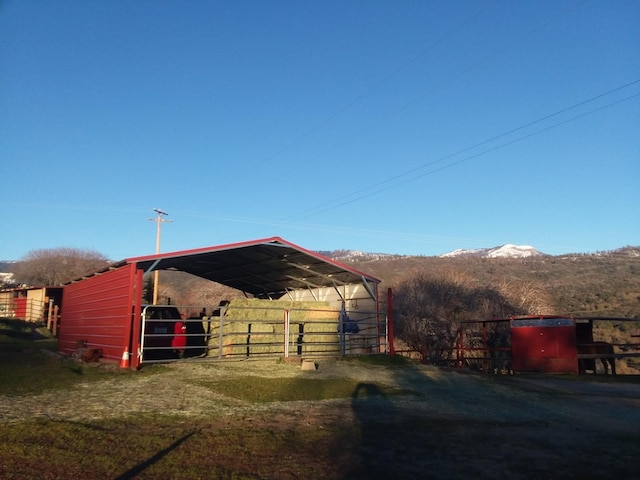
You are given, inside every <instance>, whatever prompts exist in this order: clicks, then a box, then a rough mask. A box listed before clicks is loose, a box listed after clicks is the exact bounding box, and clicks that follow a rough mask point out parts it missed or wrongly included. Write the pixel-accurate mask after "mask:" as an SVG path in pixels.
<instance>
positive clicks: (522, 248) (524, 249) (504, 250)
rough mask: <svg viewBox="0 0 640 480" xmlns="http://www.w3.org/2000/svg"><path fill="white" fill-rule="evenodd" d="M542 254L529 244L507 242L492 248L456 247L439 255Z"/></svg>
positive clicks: (507, 255) (514, 256)
mask: <svg viewBox="0 0 640 480" xmlns="http://www.w3.org/2000/svg"><path fill="white" fill-rule="evenodd" d="M540 255H544V253H542V252H539V251H538V250H536V249H535V248H533V247H532V246H530V245H513V244H511V243H507V244H506V245H502V246H499V247H493V248H476V249H472V250H463V249H458V250H454V251H453V252H449V253H445V254H443V255H440V257H442V258H446V257H481V258H526V257H537V256H540Z"/></svg>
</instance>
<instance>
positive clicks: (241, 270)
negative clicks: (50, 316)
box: [58, 237, 392, 368]
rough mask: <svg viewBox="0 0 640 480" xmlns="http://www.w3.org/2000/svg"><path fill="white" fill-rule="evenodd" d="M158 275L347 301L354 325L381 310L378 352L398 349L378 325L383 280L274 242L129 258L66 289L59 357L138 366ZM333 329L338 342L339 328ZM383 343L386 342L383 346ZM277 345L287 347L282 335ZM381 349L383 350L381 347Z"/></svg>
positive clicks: (269, 294) (270, 295) (252, 292)
mask: <svg viewBox="0 0 640 480" xmlns="http://www.w3.org/2000/svg"><path fill="white" fill-rule="evenodd" d="M155 270H174V271H183V272H187V273H190V274H193V275H196V276H199V277H202V278H205V279H207V280H211V281H214V282H217V283H220V284H223V285H227V286H229V287H232V288H235V289H237V290H239V291H242V292H244V293H245V295H246V296H248V297H253V298H257V299H268V300H275V299H280V298H287V299H289V300H291V301H307V300H315V301H318V300H322V301H324V302H326V303H327V304H330V305H332V308H337V307H338V306H339V305H343V306H344V304H345V302H347V301H348V302H351V304H352V305H354V306H355V307H354V308H360V310H359V311H356V312H355V316H356V320H358V318H357V315H358V312H360V314H362V315H363V314H364V308H363V307H365V306H369V307H371V309H373V310H374V311H375V312H374V317H375V319H374V321H373V322H372V325H373V327H372V328H373V329H374V330H375V333H374V334H373V335H372V336H373V337H374V339H375V340H376V341H377V342H378V347H379V348H380V350H381V351H382V350H384V348H386V347H387V346H388V345H390V344H391V343H392V339H389V338H388V332H387V331H386V322H385V323H384V324H383V325H382V326H380V325H378V323H377V322H378V317H379V315H378V311H377V310H378V284H379V282H380V281H379V280H377V279H376V278H374V277H371V276H369V275H366V274H364V273H361V272H359V271H357V270H355V269H352V268H350V267H348V266H345V265H343V264H340V263H338V262H335V261H332V260H330V259H328V258H326V257H323V256H321V255H319V254H316V253H314V252H311V251H308V250H305V249H303V248H301V247H298V246H296V245H294V244H292V243H290V242H287V241H285V240H283V239H281V238H279V237H271V238H267V239H261V240H255V241H250V242H243V243H236V244H230V245H221V246H217V247H208V248H201V249H194V250H185V251H180V252H173V253H166V254H156V255H149V256H145V257H136V258H129V259H126V260H124V261H122V262H119V263H116V264H114V265H112V266H111V267H110V268H108V269H105V270H102V271H99V272H96V273H95V274H93V275H91V276H88V277H85V278H82V279H79V280H77V281H74V282H72V283H70V284H68V285H66V286H65V287H64V295H63V303H62V312H63V314H62V316H61V319H60V332H59V347H58V349H59V351H60V352H61V353H63V354H66V355H71V354H73V353H74V352H76V351H77V350H78V349H79V348H89V349H101V350H102V353H103V357H104V358H105V359H107V360H111V361H114V362H118V361H121V360H124V358H125V357H128V355H127V353H128V354H129V355H130V366H131V367H132V368H136V367H138V366H139V365H140V363H141V361H142V359H143V353H142V350H143V349H144V337H145V335H146V333H145V334H143V333H142V322H143V319H142V318H141V317H142V315H141V314H142V311H143V305H142V296H143V275H144V274H145V273H149V272H153V271H155ZM334 305H335V307H334ZM341 318H342V317H341ZM196 322H199V321H198V320H196ZM340 322H342V320H340ZM200 323H201V322H200ZM340 325H342V323H340ZM249 327H251V325H249ZM254 327H256V326H255V325H254ZM296 327H297V325H296ZM331 328H332V332H333V335H336V328H335V325H333V326H332V327H331ZM342 332H343V333H342V334H341V335H342V337H345V336H348V335H347V334H346V333H345V332H346V330H343V331H342ZM287 333H289V332H288V331H287ZM251 335H254V338H255V336H257V334H255V332H251V331H250V332H248V334H247V342H249V340H250V337H251ZM354 336H355V335H354ZM385 336H387V338H386V340H382V341H379V340H378V338H385ZM360 337H362V333H361V334H360ZM278 341H279V342H280V343H282V341H283V340H282V336H280V339H279V340H278ZM285 343H286V340H285ZM343 343H344V342H343ZM382 343H384V344H385V345H384V348H383V347H380V345H381V344H382ZM286 352H288V350H287V348H285V353H286ZM285 356H286V355H285Z"/></svg>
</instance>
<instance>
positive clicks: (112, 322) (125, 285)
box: [58, 264, 135, 361]
mask: <svg viewBox="0 0 640 480" xmlns="http://www.w3.org/2000/svg"><path fill="white" fill-rule="evenodd" d="M134 271H135V264H128V265H124V266H121V267H119V268H116V269H113V270H109V271H106V272H103V273H100V274H97V275H94V276H92V277H89V278H86V279H83V280H80V281H78V282H76V283H72V284H69V285H66V286H65V287H64V295H63V298H62V314H61V317H60V332H59V337H58V350H59V352H60V353H63V354H66V355H70V354H72V353H73V352H74V351H76V350H77V349H78V347H80V346H83V347H86V348H100V349H102V353H103V357H104V358H105V359H107V360H111V361H119V360H120V359H121V358H122V354H123V351H124V349H125V348H128V349H129V351H131V346H130V340H131V327H132V313H133V312H132V308H133V287H134V285H133V283H134V282H133V279H134V278H135V277H134Z"/></svg>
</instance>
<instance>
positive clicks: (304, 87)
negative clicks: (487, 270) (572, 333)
mask: <svg viewBox="0 0 640 480" xmlns="http://www.w3.org/2000/svg"><path fill="white" fill-rule="evenodd" d="M639 26H640V2H638V1H635V0H628V1H622V0H611V1H604V0H591V1H573V0H572V1H568V0H567V1H560V0H546V1H545V0H540V1H524V0H520V1H518V0H498V1H476V0H474V1H462V0H460V1H449V0H440V1H433V0H431V1H426V0H425V1H415V0H414V1H396V0H386V1H370V2H362V1H353V2H345V1H342V0H340V1H331V0H329V1H323V2H318V1H307V0H296V1H294V0H289V1H279V0H274V1H263V0H253V1H242V0H238V1H231V0H228V1H215V2H214V1H189V2H185V1H178V0H175V1H156V0H153V1H151V0H146V1H145V0H139V1H135V2H132V1H118V0H110V1H102V2H99V1H91V2H88V1H84V0H77V1H67V0H60V1H55V2H49V1H32V0H20V1H18V0H5V1H3V2H1V3H0V159H1V163H0V168H1V171H0V178H1V180H2V196H1V200H0V204H1V208H0V224H1V225H2V235H1V237H0V259H5V260H15V259H19V258H21V257H23V256H24V255H25V254H26V253H28V252H29V251H31V250H35V249H40V248H56V247H76V248H82V249H92V250H96V251H98V252H100V253H103V254H104V255H106V256H107V257H109V258H111V259H113V260H120V259H124V258H127V257H132V256H137V255H144V254H149V253H153V252H154V251H155V240H156V224H155V223H153V222H150V221H149V220H148V219H149V218H151V217H154V215H155V213H154V212H153V209H154V208H161V209H163V210H164V211H166V212H168V213H169V216H168V219H171V220H172V223H165V224H163V227H162V246H161V249H162V251H175V250H183V249H190V248H197V247H204V246H210V245H218V244H223V243H232V242H238V241H246V240H253V239H257V238H263V237H269V236H273V235H277V236H281V237H283V238H285V239H287V240H289V241H291V242H293V243H296V244H298V245H301V246H302V247H305V248H307V249H311V250H333V249H341V248H344V249H358V250H363V251H369V252H384V253H400V254H417V255H438V254H442V253H445V252H449V251H451V250H454V249H456V248H480V247H492V246H497V245H501V244H504V243H516V244H527V245H533V246H534V247H536V248H538V249H539V250H541V251H543V252H545V253H550V254H561V253H571V252H595V251H599V250H610V249H615V248H618V247H622V246H625V245H639V244H640V211H639V210H640V208H639V207H640V128H639V127H640V27H639Z"/></svg>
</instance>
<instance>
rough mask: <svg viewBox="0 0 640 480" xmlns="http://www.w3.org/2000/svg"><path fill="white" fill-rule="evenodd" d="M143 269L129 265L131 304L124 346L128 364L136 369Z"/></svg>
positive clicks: (138, 356) (139, 357) (140, 332)
mask: <svg viewBox="0 0 640 480" xmlns="http://www.w3.org/2000/svg"><path fill="white" fill-rule="evenodd" d="M143 275H144V270H142V269H138V268H137V265H136V264H132V266H131V277H130V285H131V289H130V292H129V295H130V299H129V305H132V307H133V309H132V312H131V328H129V338H128V339H127V341H126V347H127V348H128V349H129V355H130V359H131V361H130V366H131V368H134V369H137V368H138V367H139V366H140V363H141V362H142V326H141V322H142V312H141V308H142V291H143Z"/></svg>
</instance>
